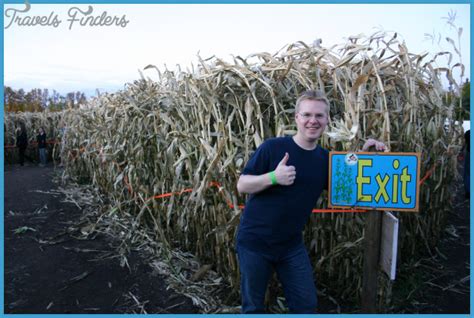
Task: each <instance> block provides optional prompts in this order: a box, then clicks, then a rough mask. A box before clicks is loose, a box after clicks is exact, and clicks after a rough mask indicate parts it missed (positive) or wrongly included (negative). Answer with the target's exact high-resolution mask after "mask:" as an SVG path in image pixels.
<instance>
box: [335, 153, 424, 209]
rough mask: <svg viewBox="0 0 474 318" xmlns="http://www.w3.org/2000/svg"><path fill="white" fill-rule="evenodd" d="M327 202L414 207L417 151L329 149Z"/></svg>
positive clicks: (416, 206) (416, 182)
mask: <svg viewBox="0 0 474 318" xmlns="http://www.w3.org/2000/svg"><path fill="white" fill-rule="evenodd" d="M329 171H330V173H329V206H330V207H333V208H336V207H337V208H344V207H345V208H356V207H357V208H369V209H370V208H372V209H377V210H395V211H415V212H417V211H418V198H419V181H420V154H419V153H396V152H384V153H373V152H355V153H351V152H330V153H329Z"/></svg>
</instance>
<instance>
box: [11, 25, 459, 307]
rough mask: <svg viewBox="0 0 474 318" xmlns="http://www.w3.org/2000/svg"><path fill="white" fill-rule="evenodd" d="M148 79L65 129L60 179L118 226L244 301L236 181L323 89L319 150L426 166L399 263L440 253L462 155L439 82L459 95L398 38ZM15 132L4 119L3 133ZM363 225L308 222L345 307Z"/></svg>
mask: <svg viewBox="0 0 474 318" xmlns="http://www.w3.org/2000/svg"><path fill="white" fill-rule="evenodd" d="M147 68H148V71H147V74H148V75H149V76H151V77H154V78H155V79H156V80H151V79H149V78H148V79H145V78H142V79H140V80H137V81H135V82H134V83H130V84H128V86H127V87H126V89H124V90H123V91H120V92H118V93H116V94H106V95H102V96H100V97H98V98H96V99H94V100H93V101H92V102H90V104H89V105H88V107H87V108H83V109H80V110H69V111H66V112H64V113H62V115H61V116H62V120H63V121H64V123H66V126H67V128H66V133H65V136H64V139H63V148H62V150H61V154H62V158H63V161H64V162H65V164H66V166H65V172H66V173H67V174H68V175H69V176H71V177H73V178H75V179H77V180H79V179H80V180H82V181H83V182H89V183H91V184H93V185H94V186H95V187H97V188H98V189H100V191H101V192H102V193H104V194H105V195H106V196H107V198H108V202H109V203H108V204H109V205H108V209H109V211H110V210H113V211H114V213H115V215H116V216H117V217H118V218H120V216H121V215H125V214H126V215H129V216H130V215H132V216H133V218H134V219H135V223H134V227H133V230H134V231H140V229H148V230H147V231H149V232H147V233H150V232H151V233H153V234H154V235H155V237H154V239H155V240H157V241H160V242H163V244H165V245H166V246H169V247H176V246H178V247H179V248H181V249H183V250H185V251H189V252H191V253H193V254H195V255H197V257H198V258H199V259H200V260H201V262H202V263H205V264H212V266H213V269H214V270H216V271H217V272H218V273H219V274H221V275H222V276H223V277H224V279H225V280H226V281H227V283H228V284H230V286H231V287H232V288H234V289H237V290H238V286H239V280H238V279H239V278H238V267H237V261H236V256H235V252H234V237H235V233H236V230H237V226H238V219H239V216H240V213H241V209H240V208H239V205H241V204H244V202H245V197H244V196H242V195H239V194H238V193H237V190H236V182H237V179H238V177H239V173H240V171H241V170H242V169H243V166H244V165H245V163H246V162H247V161H248V159H249V156H250V155H251V154H252V152H253V151H254V150H255V149H256V147H258V146H259V145H260V144H261V143H262V141H263V140H265V139H266V138H269V137H273V136H282V135H287V134H293V133H295V129H296V127H295V125H294V120H293V118H294V104H295V101H296V98H297V97H298V95H299V94H300V93H301V92H302V91H303V90H305V89H319V90H322V91H324V92H325V93H326V95H327V97H328V98H329V100H330V101H331V111H330V115H331V122H330V126H329V127H328V133H327V134H326V135H325V136H324V137H323V138H322V139H321V141H320V143H321V144H322V146H323V147H325V148H327V149H329V150H357V149H360V147H361V146H362V144H363V142H364V141H365V140H366V139H367V138H370V137H373V138H377V139H379V140H381V141H384V142H385V143H386V144H387V145H388V146H389V148H390V150H391V151H394V152H421V153H422V168H421V169H422V171H421V175H422V176H425V175H426V174H427V173H430V174H431V175H430V177H429V178H428V179H426V181H425V182H424V183H423V185H422V186H421V195H420V200H421V208H420V212H419V213H398V216H399V217H400V222H401V223H400V242H399V244H400V252H401V253H400V254H401V255H402V257H401V259H400V261H401V262H404V261H407V260H409V259H410V258H412V257H414V256H415V255H418V253H419V252H420V251H425V250H427V249H431V248H433V246H434V245H435V244H436V242H437V239H438V237H439V235H440V231H441V230H442V227H443V223H444V221H445V218H446V210H447V209H448V207H449V205H450V194H449V190H448V188H449V186H450V184H451V183H452V181H453V180H454V178H455V176H456V164H457V161H456V155H457V153H458V151H459V149H460V146H459V145H460V143H461V141H460V140H461V138H460V133H461V128H460V127H459V126H458V125H456V124H455V122H454V118H453V117H452V114H454V111H453V110H454V108H455V107H457V105H447V104H446V103H445V102H444V101H443V97H444V95H445V89H443V87H442V84H441V76H447V77H448V79H449V80H451V82H452V83H453V82H454V81H453V80H452V75H451V73H450V70H449V69H447V68H443V69H441V68H437V66H436V60H431V61H428V60H426V55H425V56H420V55H417V54H412V53H409V51H408V49H407V48H406V46H405V45H404V44H403V43H401V42H399V41H398V40H397V39H396V35H395V36H394V35H393V34H392V35H388V34H376V35H374V36H372V37H370V38H350V39H349V40H348V42H347V43H344V44H341V45H338V46H335V47H332V48H324V47H321V46H308V45H306V44H305V43H302V42H298V43H295V44H292V45H288V46H286V47H285V48H284V49H283V50H281V51H279V52H277V53H276V54H273V55H272V54H268V53H260V54H254V55H252V56H249V57H248V58H246V59H244V58H241V57H236V58H235V59H234V60H233V61H232V62H226V61H223V60H220V59H218V58H212V59H209V60H205V61H204V60H201V61H200V63H199V64H198V65H197V66H195V67H194V68H193V69H192V70H191V71H181V70H177V71H165V72H160V71H159V70H158V69H157V68H155V67H153V66H148V67H147ZM155 76H156V77H155ZM54 118H55V117H54V116H53V121H54V120H55V119H54ZM446 120H447V122H448V123H449V126H448V127H445V121H446ZM12 121H13V119H12V118H11V117H8V116H6V123H7V124H6V125H7V130H8V131H10V129H11V127H12V125H13V124H12V123H11V122H12ZM329 137H331V138H329ZM8 138H12V137H11V136H8ZM183 189H192V191H191V190H186V192H182V191H183ZM180 191H181V192H182V193H181V195H172V196H170V197H166V198H163V197H160V196H159V195H160V194H164V193H179V192H180ZM318 205H319V207H325V206H326V199H325V198H321V199H320V200H319V203H318ZM104 213H106V212H104ZM364 218H365V216H364V214H363V213H340V214H337V213H327V214H314V215H312V216H311V219H310V222H309V224H308V225H307V227H306V229H305V240H306V243H307V247H308V248H309V249H310V252H311V256H312V260H313V262H314V268H315V272H316V277H317V278H318V282H321V283H323V284H324V285H326V286H329V287H330V288H331V290H333V291H335V293H333V294H334V295H337V296H338V297H341V299H352V300H353V299H357V297H359V295H360V291H361V287H362V255H363V249H362V240H363V237H364ZM384 286H385V287H384ZM384 288H385V289H386V285H383V284H382V288H381V290H380V291H379V294H380V295H381V296H382V297H381V301H382V302H387V301H389V293H387V292H386V290H385V289H384Z"/></svg>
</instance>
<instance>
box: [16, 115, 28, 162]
mask: <svg viewBox="0 0 474 318" xmlns="http://www.w3.org/2000/svg"><path fill="white" fill-rule="evenodd" d="M16 146H17V147H18V150H19V154H20V166H23V165H24V164H25V150H26V147H28V135H27V134H26V127H25V123H23V122H21V123H20V128H19V129H17V135H16Z"/></svg>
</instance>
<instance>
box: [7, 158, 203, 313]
mask: <svg viewBox="0 0 474 318" xmlns="http://www.w3.org/2000/svg"><path fill="white" fill-rule="evenodd" d="M53 173H54V168H53V167H52V166H48V167H45V168H39V167H37V166H33V165H30V166H25V167H21V168H20V167H19V166H18V165H15V166H7V167H5V179H4V180H5V182H4V183H5V190H4V194H5V205H4V207H5V208H4V222H5V239H4V242H5V243H4V259H5V270H4V271H5V275H4V284H5V313H133V312H137V313H139V312H143V310H145V311H146V312H148V313H195V312H197V308H195V307H194V306H193V305H192V302H191V301H190V300H189V299H188V298H185V297H183V296H179V295H177V294H174V293H172V292H171V291H166V285H165V283H164V281H163V278H162V277H160V276H158V275H155V274H154V273H152V270H151V267H149V266H148V265H145V264H146V262H144V261H143V260H141V259H140V258H139V257H138V256H137V255H134V254H132V255H131V256H130V257H129V258H128V262H129V266H130V269H129V268H127V267H121V266H120V261H119V259H118V258H114V255H115V254H114V251H113V248H112V247H111V246H110V241H109V240H108V239H107V238H106V237H104V236H103V235H97V236H95V237H88V238H86V239H83V236H81V226H80V225H79V226H78V225H77V223H78V222H79V221H80V220H81V216H82V211H81V210H80V209H79V208H78V207H77V206H76V205H74V204H72V203H67V202H62V201H63V200H64V197H62V195H61V194H59V193H57V192H54V189H56V187H57V186H56V185H55V184H54V183H53V181H52V179H53Z"/></svg>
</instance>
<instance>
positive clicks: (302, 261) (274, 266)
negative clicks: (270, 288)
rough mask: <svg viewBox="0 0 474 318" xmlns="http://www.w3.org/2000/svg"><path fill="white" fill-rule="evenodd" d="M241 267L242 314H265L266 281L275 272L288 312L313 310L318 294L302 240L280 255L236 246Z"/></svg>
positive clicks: (302, 312)
mask: <svg viewBox="0 0 474 318" xmlns="http://www.w3.org/2000/svg"><path fill="white" fill-rule="evenodd" d="M237 254H238V259H239V267H240V291H241V295H242V313H243V314H255V313H265V307H264V301H265V292H266V290H267V285H268V282H269V280H270V278H271V276H272V274H273V270H275V271H276V273H277V275H278V279H279V280H280V282H281V284H282V286H283V291H284V293H285V298H286V302H287V304H288V307H289V309H290V312H291V313H295V314H305V313H306V314H314V313H316V306H317V296H316V286H315V284H314V278H313V270H312V268H311V263H310V260H309V257H308V253H307V252H306V248H305V246H304V244H303V243H301V244H300V245H298V246H296V247H295V248H293V249H291V250H290V251H288V252H287V253H285V254H284V255H281V256H280V257H276V256H271V255H268V254H265V253H258V252H254V251H250V250H248V249H246V248H243V247H242V246H238V247H237Z"/></svg>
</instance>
